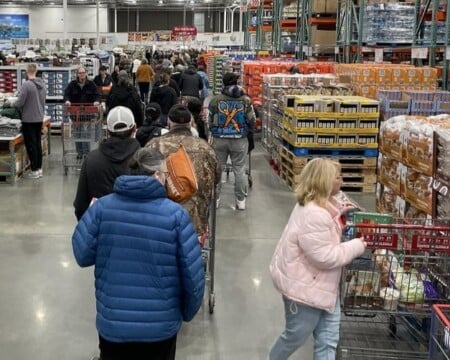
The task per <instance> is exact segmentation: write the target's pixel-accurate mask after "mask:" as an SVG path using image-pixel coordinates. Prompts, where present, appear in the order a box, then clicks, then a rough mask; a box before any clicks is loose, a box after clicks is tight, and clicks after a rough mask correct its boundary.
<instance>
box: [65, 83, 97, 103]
mask: <svg viewBox="0 0 450 360" xmlns="http://www.w3.org/2000/svg"><path fill="white" fill-rule="evenodd" d="M100 98H101V96H100V93H99V92H98V90H97V86H96V85H95V84H94V82H93V81H91V80H86V82H85V84H84V86H83V87H81V86H80V84H79V82H78V80H72V81H71V82H70V83H69V85H67V87H66V90H65V91H64V101H70V102H71V103H75V104H76V103H90V104H92V103H94V102H96V101H98V102H100Z"/></svg>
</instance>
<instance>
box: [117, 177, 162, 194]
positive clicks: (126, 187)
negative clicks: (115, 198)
mask: <svg viewBox="0 0 450 360" xmlns="http://www.w3.org/2000/svg"><path fill="white" fill-rule="evenodd" d="M114 192H115V193H117V194H119V195H124V196H127V197H130V198H135V199H155V198H164V197H167V193H166V189H165V188H164V186H163V185H162V184H161V183H160V182H159V181H158V180H156V179H155V178H154V177H152V176H149V175H121V176H119V177H118V178H117V179H116V182H115V183H114Z"/></svg>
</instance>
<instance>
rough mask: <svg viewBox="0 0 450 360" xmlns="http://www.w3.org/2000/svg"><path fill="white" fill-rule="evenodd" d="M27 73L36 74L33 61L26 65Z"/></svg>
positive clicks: (35, 66)
mask: <svg viewBox="0 0 450 360" xmlns="http://www.w3.org/2000/svg"><path fill="white" fill-rule="evenodd" d="M27 73H29V74H36V73H37V65H36V64H35V63H29V64H28V65H27Z"/></svg>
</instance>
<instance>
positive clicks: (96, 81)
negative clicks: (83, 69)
mask: <svg viewBox="0 0 450 360" xmlns="http://www.w3.org/2000/svg"><path fill="white" fill-rule="evenodd" d="M112 82H113V79H112V77H111V75H109V74H106V76H105V80H102V76H101V75H97V76H96V77H95V78H94V84H95V85H97V86H109V85H111V83H112Z"/></svg>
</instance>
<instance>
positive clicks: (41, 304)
mask: <svg viewBox="0 0 450 360" xmlns="http://www.w3.org/2000/svg"><path fill="white" fill-rule="evenodd" d="M58 140H59V139H58V138H55V139H54V145H55V146H54V147H53V149H54V153H53V154H52V155H51V156H50V157H49V158H48V159H46V160H45V165H44V178H43V179H39V180H26V179H22V180H19V181H18V183H17V185H16V186H9V185H4V184H1V185H0V198H1V199H2V207H1V208H0V223H1V229H0V294H1V295H0V319H1V320H2V321H0V349H2V358H4V359H11V360H25V359H33V360H56V359H58V360H81V359H90V357H91V356H93V355H95V354H97V333H96V331H95V302H94V291H93V274H92V268H89V269H81V268H79V267H78V266H77V265H76V263H75V261H74V259H73V256H72V250H71V242H70V237H71V234H72V230H73V227H74V225H75V216H74V215H73V207H72V200H73V197H74V193H75V187H76V183H77V173H74V172H73V173H69V175H68V176H67V177H66V176H64V175H63V171H62V168H61V166H60V154H59V153H58V146H56V145H58V144H56V143H57V142H58ZM266 156H267V154H266V153H265V151H263V150H262V149H261V148H260V147H259V146H257V149H256V150H255V152H254V155H253V172H252V175H253V183H254V184H253V189H251V191H250V193H249V197H248V199H247V210H246V211H244V212H241V211H235V210H233V208H232V206H233V205H234V196H233V194H232V184H231V181H229V182H228V183H227V184H224V187H223V188H224V189H223V194H222V197H221V198H222V200H221V207H220V208H219V209H218V211H217V225H218V228H217V252H216V307H215V313H214V314H213V315H212V316H211V315H209V313H208V307H207V302H205V306H204V307H202V309H201V311H200V312H199V314H198V315H197V316H196V318H195V319H194V320H193V321H192V322H191V323H189V324H185V325H184V326H183V328H182V331H181V333H180V335H179V340H178V346H177V358H178V359H182V360H190V359H195V360H203V359H204V360H219V359H220V360H228V359H230V360H252V359H265V356H266V353H267V350H268V349H269V347H270V346H271V344H272V342H273V341H274V340H275V338H276V336H277V335H278V334H279V333H280V331H281V330H282V327H283V325H284V322H283V308H282V302H281V297H280V296H279V295H278V294H277V292H276V291H275V290H274V288H273V286H272V283H271V280H270V278H269V273H268V264H269V261H270V257H271V255H272V252H273V250H274V247H275V245H276V242H277V240H278V238H279V236H280V234H281V231H282V229H283V227H284V225H285V223H286V221H287V219H288V216H289V214H290V212H291V210H292V207H293V206H294V203H295V199H294V196H293V194H292V193H291V192H290V191H289V190H288V189H287V188H286V187H285V186H284V185H283V184H282V182H281V181H280V180H279V179H278V177H277V176H276V175H275V174H274V173H273V172H272V170H271V169H270V167H269V166H268V162H267V160H266ZM231 179H232V176H231V177H230V180H231ZM355 199H356V200H358V201H361V203H362V204H363V205H364V206H366V207H368V208H371V207H373V200H372V196H364V197H356V196H355ZM297 358H299V359H300V358H301V359H302V360H311V359H312V346H311V342H309V343H308V344H307V345H306V346H305V347H304V348H303V349H302V351H301V352H300V354H298V356H297V357H293V359H297Z"/></svg>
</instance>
